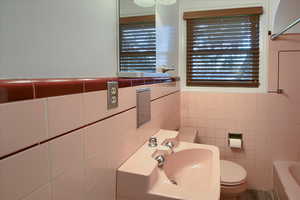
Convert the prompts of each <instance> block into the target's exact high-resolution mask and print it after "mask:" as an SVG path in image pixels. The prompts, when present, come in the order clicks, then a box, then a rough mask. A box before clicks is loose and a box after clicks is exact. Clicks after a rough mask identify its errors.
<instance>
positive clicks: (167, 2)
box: [158, 0, 176, 6]
mask: <svg viewBox="0 0 300 200" xmlns="http://www.w3.org/2000/svg"><path fill="white" fill-rule="evenodd" d="M158 2H159V3H160V4H162V5H166V6H168V5H172V4H174V3H176V0H158Z"/></svg>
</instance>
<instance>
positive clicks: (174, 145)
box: [163, 140, 178, 153]
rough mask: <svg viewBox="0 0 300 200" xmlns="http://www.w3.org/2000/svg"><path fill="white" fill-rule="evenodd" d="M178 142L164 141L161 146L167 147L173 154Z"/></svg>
mask: <svg viewBox="0 0 300 200" xmlns="http://www.w3.org/2000/svg"><path fill="white" fill-rule="evenodd" d="M177 144H178V142H177V141H176V140H166V141H164V142H163V145H164V146H166V147H168V148H169V149H170V150H171V153H174V148H175V147H176V146H177Z"/></svg>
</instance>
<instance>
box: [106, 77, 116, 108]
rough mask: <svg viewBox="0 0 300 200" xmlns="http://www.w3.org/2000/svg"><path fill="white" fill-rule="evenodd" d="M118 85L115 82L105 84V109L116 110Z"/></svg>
mask: <svg viewBox="0 0 300 200" xmlns="http://www.w3.org/2000/svg"><path fill="white" fill-rule="evenodd" d="M118 88H119V84H118V82H117V81H108V82H107V109H108V110H110V109H113V108H117V107H118V106H119V97H118V96H119V94H118V93H119V92H118Z"/></svg>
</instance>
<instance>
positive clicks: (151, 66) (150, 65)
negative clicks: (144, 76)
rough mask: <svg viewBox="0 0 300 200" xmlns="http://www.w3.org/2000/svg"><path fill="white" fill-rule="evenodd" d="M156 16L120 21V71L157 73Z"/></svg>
mask: <svg viewBox="0 0 300 200" xmlns="http://www.w3.org/2000/svg"><path fill="white" fill-rule="evenodd" d="M155 38H156V33H155V16H152V15H151V16H139V17H127V18H121V19H120V71H123V72H133V71H143V72H155V66H156V39H155Z"/></svg>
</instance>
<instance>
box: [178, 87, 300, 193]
mask: <svg viewBox="0 0 300 200" xmlns="http://www.w3.org/2000/svg"><path fill="white" fill-rule="evenodd" d="M205 95H207V96H208V97H209V98H214V99H215V100H212V101H208V100H207V98H206V97H204V96H205ZM289 100H290V99H289V98H287V97H285V96H281V95H274V94H230V93H229V94H227V93H226V94H222V93H215V94H214V95H212V94H211V93H202V92H182V94H181V108H182V110H187V109H188V111H184V114H183V113H182V114H181V126H188V127H194V128H197V129H198V131H199V136H198V140H199V142H201V143H205V144H212V145H216V146H218V147H219V148H220V152H221V158H222V159H229V160H238V161H239V162H241V163H244V165H245V166H246V168H249V169H250V172H249V174H248V175H249V182H250V184H249V186H250V188H254V189H265V190H267V189H271V188H272V174H270V172H271V171H272V162H273V160H277V159H280V160H296V159H298V156H299V154H298V152H299V141H300V140H299V135H300V134H299V130H300V129H299V126H297V123H296V121H295V120H293V118H292V117H291V111H292V110H293V108H294V107H293V105H292V104H291V102H290V101H289ZM222 102H223V105H222ZM187 104H188V106H187ZM212 104H216V105H212ZM299 104H300V102H299ZM219 106H220V107H222V106H223V107H226V108H225V109H223V110H221V111H218V109H219ZM214 108H217V109H214ZM197 112H198V114H197ZM209 112H213V114H210V115H203V113H209ZM292 116H293V115H292ZM230 132H237V133H243V137H244V151H242V152H234V151H232V150H231V149H230V148H228V144H227V137H228V133H230ZM252 162H254V163H256V165H255V167H254V168H252V167H251V165H252V164H249V163H252ZM248 165H249V166H248ZM261 171H263V172H261Z"/></svg>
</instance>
